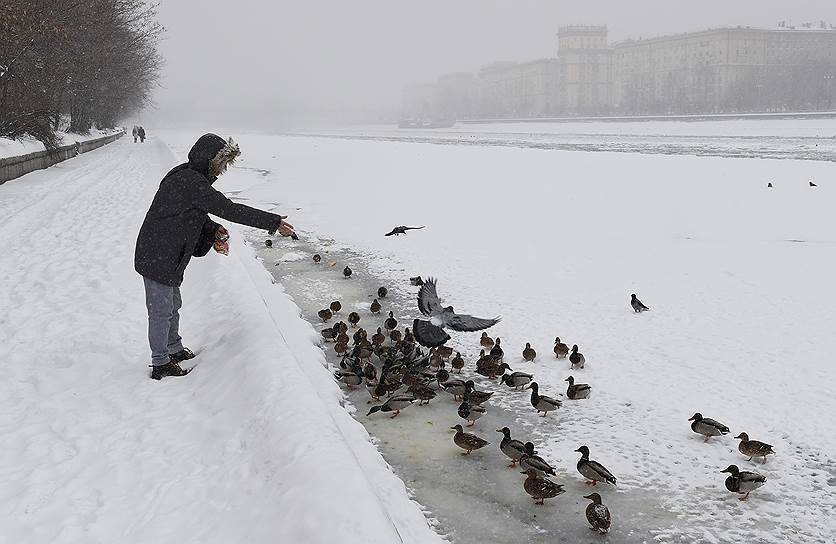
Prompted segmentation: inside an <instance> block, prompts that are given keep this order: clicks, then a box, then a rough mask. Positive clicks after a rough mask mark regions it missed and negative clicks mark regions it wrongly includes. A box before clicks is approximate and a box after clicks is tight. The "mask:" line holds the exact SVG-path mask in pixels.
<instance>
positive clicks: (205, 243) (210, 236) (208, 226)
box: [192, 217, 220, 257]
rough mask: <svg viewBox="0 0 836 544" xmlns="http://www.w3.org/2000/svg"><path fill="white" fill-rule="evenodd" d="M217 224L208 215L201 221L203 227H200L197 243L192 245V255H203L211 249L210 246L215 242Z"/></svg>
mask: <svg viewBox="0 0 836 544" xmlns="http://www.w3.org/2000/svg"><path fill="white" fill-rule="evenodd" d="M218 227H220V225H218V224H217V223H215V222H214V221H212V220H211V219H209V218H208V217H207V218H206V221H204V222H203V228H201V229H200V237H199V238H198V239H197V245H196V246H194V251H193V252H192V256H193V257H203V256H204V255H206V254H207V253H209V250H210V249H212V246H213V245H214V244H215V231H216V230H218Z"/></svg>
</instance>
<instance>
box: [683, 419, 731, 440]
mask: <svg viewBox="0 0 836 544" xmlns="http://www.w3.org/2000/svg"><path fill="white" fill-rule="evenodd" d="M688 421H692V422H693V423H691V430H692V431H694V432H695V433H697V434H701V435H703V436H704V437H705V441H706V442H708V439H709V438H711V437H712V436H722V435H724V434H728V433H729V428H728V427H726V426H725V425H723V424H722V423H720V422H719V421H715V420H713V419H711V418H710V417H703V416H702V414H701V413H699V412H697V413H696V414H694V415H692V416H691V417H690V418H689V419H688Z"/></svg>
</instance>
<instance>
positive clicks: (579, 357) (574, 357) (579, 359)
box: [569, 344, 586, 368]
mask: <svg viewBox="0 0 836 544" xmlns="http://www.w3.org/2000/svg"><path fill="white" fill-rule="evenodd" d="M569 362H570V363H572V368H575V367H578V368H583V367H584V365H586V357H584V356H583V353H580V352H579V351H578V345H577V344H575V345H573V346H572V354H571V355H570V356H569Z"/></svg>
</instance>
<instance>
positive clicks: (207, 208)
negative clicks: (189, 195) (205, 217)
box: [193, 182, 282, 233]
mask: <svg viewBox="0 0 836 544" xmlns="http://www.w3.org/2000/svg"><path fill="white" fill-rule="evenodd" d="M195 185H196V187H197V189H196V191H195V195H194V202H193V205H194V207H195V208H197V209H199V210H202V211H204V212H207V213H211V214H213V215H217V216H218V217H223V218H224V219H227V220H229V221H232V222H233V223H240V224H242V225H247V226H249V227H254V228H257V229H264V230H266V231H268V232H270V233H273V232H275V231H276V230H278V228H279V225H281V223H282V218H281V217H280V216H278V215H276V214H274V213H270V212H265V211H262V210H258V209H256V208H251V207H249V206H245V205H244V204H238V203H235V202H233V201H231V200H230V199H228V198H227V197H226V196H224V194H223V193H221V192H220V191H218V190H217V189H215V188H214V187H212V186H211V185H209V184H208V183H200V182H198V183H196V184H195Z"/></svg>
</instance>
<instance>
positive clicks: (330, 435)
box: [0, 135, 440, 544]
mask: <svg viewBox="0 0 836 544" xmlns="http://www.w3.org/2000/svg"><path fill="white" fill-rule="evenodd" d="M196 136H197V135H195V137H196ZM177 162H179V159H178V158H177V157H175V155H174V154H172V153H171V151H170V150H169V149H168V148H167V147H166V146H165V145H164V144H163V143H162V142H161V141H160V140H158V139H157V138H155V137H154V136H153V135H152V136H151V138H150V140H149V141H147V142H146V143H145V145H134V144H133V143H132V142H130V139H128V138H123V139H122V140H119V141H117V142H116V143H113V144H110V145H108V146H105V147H103V148H101V149H99V150H96V151H93V152H90V153H88V154H85V155H83V156H80V157H78V158H76V159H73V160H72V161H67V162H64V163H61V164H59V165H56V166H53V167H51V168H49V169H47V170H43V171H39V172H35V173H32V174H29V175H26V176H23V177H21V178H19V179H17V180H13V181H11V182H9V183H6V184H5V185H3V186H2V187H0V217H2V218H3V234H4V242H3V251H2V254H1V256H0V272H1V273H0V309H2V312H0V370H1V371H2V374H3V379H2V381H0V443H2V448H0V542H2V543H7V542H8V543H24V542H25V543H82V542H83V543H108V544H109V543H114V542H120V543H149V542H154V543H167V542H171V543H185V542H195V543H198V542H199V543H224V544H228V543H232V542H255V543H267V542H271V543H272V542H286V543H290V542H322V543H325V542H329V543H333V542H351V543H354V542H356V543H361V542H362V543H381V544H389V543H393V542H401V541H402V542H419V543H424V542H436V541H439V540H440V539H439V537H438V536H437V535H436V534H435V533H434V532H432V530H431V529H430V528H429V526H428V524H427V521H426V518H425V517H424V515H423V513H422V511H421V509H420V507H419V506H418V505H417V504H416V503H414V502H412V501H411V500H410V499H409V497H408V496H407V493H406V490H405V487H404V485H403V483H402V482H401V481H400V480H399V479H398V478H397V477H396V476H395V475H394V474H393V473H392V472H391V471H390V469H389V468H388V466H387V465H386V463H385V462H384V461H383V460H382V458H381V457H380V455H379V453H378V452H377V451H376V449H375V447H374V446H373V445H372V444H371V442H370V441H369V437H368V435H367V434H366V431H365V430H364V429H363V427H362V426H360V425H358V424H357V423H355V422H354V421H353V420H352V419H351V417H350V416H349V415H348V413H347V412H346V411H345V410H344V409H343V408H342V407H341V405H340V403H341V401H342V400H341V399H342V395H341V393H340V391H339V389H338V387H337V385H336V384H335V383H334V382H333V380H332V378H331V376H330V374H329V372H328V371H327V370H326V368H325V367H324V366H323V355H322V352H321V351H320V350H319V349H318V348H317V347H316V346H315V345H314V343H313V340H314V338H315V337H317V336H318V335H317V333H316V332H315V331H314V330H313V329H312V328H311V327H310V325H308V324H307V323H305V322H304V321H302V320H301V319H299V317H298V315H299V310H298V308H297V307H296V306H295V305H294V304H293V303H292V301H290V299H289V298H288V297H287V296H286V295H284V294H283V291H282V288H281V286H278V285H274V284H273V283H272V282H271V279H270V277H269V275H268V274H267V273H266V272H265V271H264V269H263V268H262V267H261V265H260V264H259V263H258V261H257V260H255V259H254V257H253V254H252V251H251V250H250V249H249V248H247V247H246V246H245V245H244V243H243V241H242V237H241V236H239V235H237V232H238V231H237V230H233V231H232V233H233V245H232V251H231V254H230V256H229V257H221V256H219V255H216V254H214V253H213V255H211V256H209V257H208V258H204V259H199V260H195V261H194V262H193V263H192V265H191V267H190V268H189V271H188V272H187V279H186V282H185V284H184V286H183V298H184V301H185V307H184V310H183V319H182V328H183V336H184V338H185V340H186V343H187V345H189V346H190V347H192V348H193V349H196V350H198V351H199V352H200V354H199V357H198V358H197V359H195V361H196V362H197V364H198V365H199V366H198V367H197V368H196V369H195V371H194V372H192V373H191V374H190V375H189V376H188V378H185V379H174V378H170V379H167V380H163V381H162V382H154V381H152V380H150V379H148V368H147V362H148V359H149V355H148V348H147V346H146V341H145V334H146V332H145V331H146V314H145V307H144V298H143V290H142V283H141V280H140V277H139V276H138V275H137V274H136V273H135V272H134V271H133V249H134V241H135V237H136V233H137V229H138V228H139V225H140V223H141V221H142V219H143V216H144V214H145V210H146V209H147V206H148V204H149V203H150V200H151V198H152V197H153V194H154V191H155V190H156V187H157V185H158V183H159V180H160V179H161V178H162V176H163V175H164V173H165V172H166V171H167V170H168V169H169V168H171V167H172V166H173V165H175V164H176V163H177Z"/></svg>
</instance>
